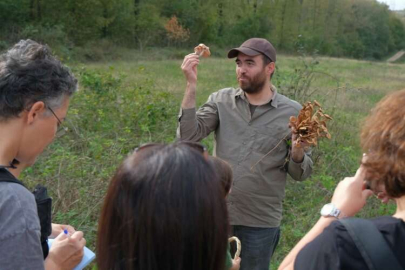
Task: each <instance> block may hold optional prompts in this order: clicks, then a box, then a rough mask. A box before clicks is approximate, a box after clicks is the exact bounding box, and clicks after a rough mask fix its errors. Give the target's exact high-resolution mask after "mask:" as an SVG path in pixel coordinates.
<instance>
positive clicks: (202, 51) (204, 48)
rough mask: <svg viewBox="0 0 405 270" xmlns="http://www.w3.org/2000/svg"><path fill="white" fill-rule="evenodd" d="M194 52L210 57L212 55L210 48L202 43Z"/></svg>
mask: <svg viewBox="0 0 405 270" xmlns="http://www.w3.org/2000/svg"><path fill="white" fill-rule="evenodd" d="M194 53H195V54H197V55H198V56H200V57H201V56H202V57H209V56H210V55H211V52H210V48H209V47H207V46H205V45H204V44H202V43H201V44H199V45H198V46H197V47H195V48H194Z"/></svg>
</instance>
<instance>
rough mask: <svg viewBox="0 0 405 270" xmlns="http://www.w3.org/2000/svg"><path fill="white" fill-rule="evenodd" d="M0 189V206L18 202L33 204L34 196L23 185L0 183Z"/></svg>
mask: <svg viewBox="0 0 405 270" xmlns="http://www.w3.org/2000/svg"><path fill="white" fill-rule="evenodd" d="M0 187H1V188H0V206H3V205H4V204H7V203H12V204H15V203H16V202H20V201H22V202H26V201H28V202H32V201H34V202H35V197H34V195H33V194H32V193H31V192H30V191H29V190H28V189H27V188H26V187H24V186H23V185H20V184H18V183H14V182H0ZM16 206H18V203H17V205H16Z"/></svg>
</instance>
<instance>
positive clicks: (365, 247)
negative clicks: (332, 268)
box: [339, 218, 402, 270]
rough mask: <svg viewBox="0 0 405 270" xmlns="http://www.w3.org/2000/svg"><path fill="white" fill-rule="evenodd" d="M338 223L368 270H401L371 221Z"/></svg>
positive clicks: (351, 220) (347, 219)
mask: <svg viewBox="0 0 405 270" xmlns="http://www.w3.org/2000/svg"><path fill="white" fill-rule="evenodd" d="M339 221H340V223H342V224H343V225H344V226H345V227H346V230H347V231H348V232H349V234H350V236H351V237H352V239H353V242H354V243H355V244H356V247H357V248H358V250H359V252H360V254H361V256H362V257H363V259H364V261H365V262H366V264H367V266H368V268H369V269H370V270H384V269H390V270H401V269H402V267H401V265H400V264H399V262H398V260H397V258H396V257H395V255H394V253H393V252H392V250H391V248H390V247H389V245H388V243H387V241H385V239H384V237H383V235H382V234H381V232H380V231H379V230H378V229H377V227H376V226H375V225H374V224H373V223H372V222H371V221H369V220H366V219H360V218H345V219H340V220H339Z"/></svg>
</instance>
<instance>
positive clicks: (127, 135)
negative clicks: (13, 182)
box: [23, 67, 179, 248]
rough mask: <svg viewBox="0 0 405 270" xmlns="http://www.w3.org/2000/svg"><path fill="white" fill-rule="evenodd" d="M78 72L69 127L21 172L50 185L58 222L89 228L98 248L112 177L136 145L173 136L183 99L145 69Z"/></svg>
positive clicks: (30, 179)
mask: <svg viewBox="0 0 405 270" xmlns="http://www.w3.org/2000/svg"><path fill="white" fill-rule="evenodd" d="M74 72H75V74H78V75H79V78H80V90H79V92H78V93H76V94H75V96H74V97H73V99H72V101H71V106H70V110H69V114H68V117H67V120H66V121H65V122H64V125H66V126H67V127H68V128H69V131H68V132H67V133H66V134H65V135H64V136H63V137H60V138H57V139H56V140H55V142H54V143H53V144H52V145H51V147H50V148H49V149H48V150H47V151H46V152H45V153H44V154H43V155H42V156H41V158H40V159H39V160H38V161H37V163H36V165H35V167H33V168H29V169H28V170H27V171H26V172H25V175H26V176H24V177H23V178H24V181H25V182H26V183H28V185H29V186H34V184H35V183H38V182H40V183H43V184H44V185H46V186H48V187H50V188H49V190H50V194H51V196H52V197H53V214H54V219H53V220H54V222H55V223H63V224H66V223H68V224H71V225H73V226H75V227H76V228H79V229H80V230H83V231H85V233H86V239H87V243H88V246H90V247H91V248H94V245H95V239H96V231H97V222H98V216H99V213H100V210H101V205H102V201H103V198H104V195H105V190H106V188H107V187H108V182H109V179H110V178H111V176H112V175H113V173H114V171H115V170H116V168H117V166H118V165H119V164H120V163H121V161H122V160H123V159H124V158H125V157H126V156H127V155H128V154H129V153H131V152H132V151H133V149H134V148H135V147H137V146H139V145H141V144H143V143H146V142H151V141H153V142H168V141H173V140H174V137H175V129H176V117H175V116H176V115H177V113H178V107H179V104H178V102H177V101H175V100H174V98H173V96H172V94H170V93H168V92H164V91H160V90H156V89H155V88H154V86H153V82H152V80H151V79H150V78H149V77H148V76H147V75H146V76H145V79H144V80H142V81H137V82H131V83H129V84H128V83H127V84H124V80H125V76H124V75H122V74H119V73H118V74H116V73H115V70H114V68H113V67H110V68H109V70H107V71H97V70H91V69H87V68H84V67H81V68H76V69H75V70H74ZM134 72H136V73H139V74H143V73H145V70H144V68H139V69H138V70H137V71H134ZM162 131H165V132H162Z"/></svg>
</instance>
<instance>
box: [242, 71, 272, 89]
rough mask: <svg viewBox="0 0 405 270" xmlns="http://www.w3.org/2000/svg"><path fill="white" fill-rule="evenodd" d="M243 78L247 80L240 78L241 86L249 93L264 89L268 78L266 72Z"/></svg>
mask: <svg viewBox="0 0 405 270" xmlns="http://www.w3.org/2000/svg"><path fill="white" fill-rule="evenodd" d="M242 78H246V79H247V81H244V82H240V81H239V80H238V83H239V86H240V88H241V89H242V90H243V91H244V92H245V93H248V94H256V93H259V92H260V91H262V89H263V86H264V84H265V83H266V80H267V77H266V74H265V73H264V72H262V73H259V74H257V75H256V76H254V77H253V78H252V79H249V78H247V77H243V76H242Z"/></svg>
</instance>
